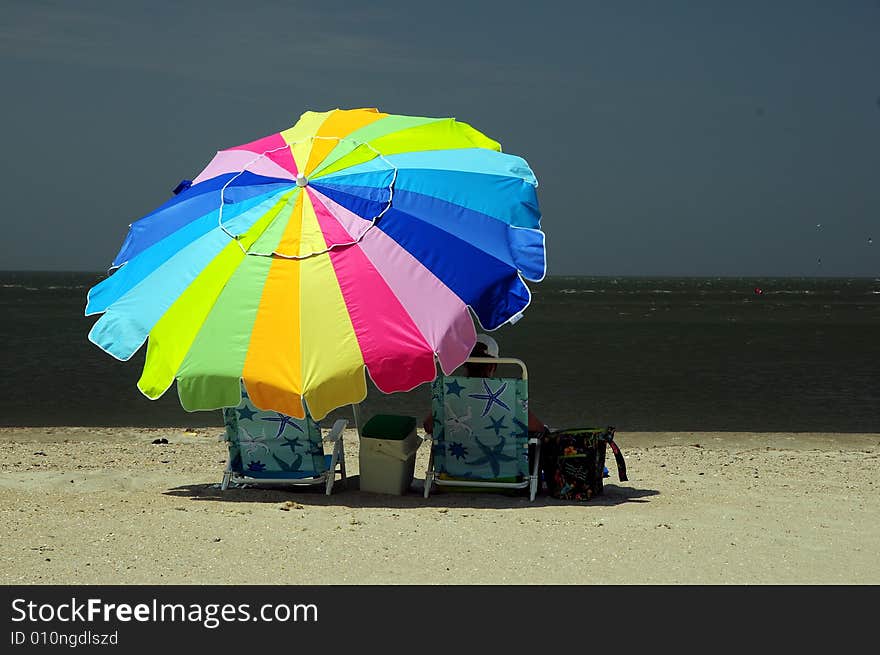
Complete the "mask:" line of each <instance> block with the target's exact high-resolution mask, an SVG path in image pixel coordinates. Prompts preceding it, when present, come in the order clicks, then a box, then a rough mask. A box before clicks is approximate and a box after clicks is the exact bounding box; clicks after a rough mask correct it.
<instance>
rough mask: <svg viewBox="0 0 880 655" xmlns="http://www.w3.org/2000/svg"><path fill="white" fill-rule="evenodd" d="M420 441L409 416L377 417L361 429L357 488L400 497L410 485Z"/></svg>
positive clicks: (383, 415) (413, 420) (414, 423)
mask: <svg viewBox="0 0 880 655" xmlns="http://www.w3.org/2000/svg"><path fill="white" fill-rule="evenodd" d="M421 443H422V440H421V439H420V438H419V436H418V435H417V434H416V419H415V417H413V416H397V415H394V414H377V415H376V416H374V417H373V418H371V419H370V420H369V421H367V423H366V424H365V425H364V427H363V428H362V429H361V438H360V457H359V459H358V462H359V465H360V481H361V482H360V489H361V491H370V492H373V493H379V494H394V495H396V496H402V495H403V494H405V493H406V492H407V491H409V488H410V486H411V485H412V481H413V475H414V473H415V466H416V451H417V450H418V449H419V446H420V445H421Z"/></svg>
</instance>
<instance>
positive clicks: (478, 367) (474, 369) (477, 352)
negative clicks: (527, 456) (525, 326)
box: [422, 333, 548, 434]
mask: <svg viewBox="0 0 880 655" xmlns="http://www.w3.org/2000/svg"><path fill="white" fill-rule="evenodd" d="M470 356H471V357H493V358H495V359H497V358H498V357H499V348H498V342H497V341H495V339H493V338H492V337H490V336H489V335H488V334H483V333H480V334H478V335H477V343H475V344H474V349H473V350H472V351H471V354H470ZM497 368H498V365H497V364H488V363H486V364H482V363H481V364H478V363H476V362H465V364H464V375H466V376H467V377H469V378H490V377H492V376H493V375H495V370H496V369H497ZM422 427H424V428H425V432H427V433H428V434H432V433H433V431H434V416H433V414H428V415H427V416H426V417H425V420H424V421H423V422H422ZM547 430H548V428H547V426H546V425H545V424H544V422H543V421H542V420H540V419H539V418H538V417H537V416H535V414H534V413H533V412H532V410H531V409H529V432H546V431H547Z"/></svg>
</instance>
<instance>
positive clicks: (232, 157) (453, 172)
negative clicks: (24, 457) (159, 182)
mask: <svg viewBox="0 0 880 655" xmlns="http://www.w3.org/2000/svg"><path fill="white" fill-rule="evenodd" d="M537 184H538V183H537V180H536V179H535V176H534V175H533V173H532V171H531V169H530V168H529V166H528V164H527V163H526V162H525V161H524V160H523V159H521V158H520V157H516V156H513V155H508V154H504V153H502V152H501V146H500V145H499V144H498V143H497V142H495V141H493V140H492V139H490V138H488V137H487V136H485V135H484V134H482V133H480V132H479V131H477V130H476V129H474V128H472V127H471V126H469V125H467V124H466V123H461V122H459V121H456V120H455V119H452V118H420V117H411V116H399V115H392V114H385V113H382V112H380V111H378V110H376V109H354V110H339V109H336V110H332V111H326V112H306V113H305V114H303V115H302V116H301V118H300V120H299V121H298V122H297V123H296V125H294V126H293V127H291V128H290V129H287V130H284V131H282V132H279V133H277V134H272V135H271V136H267V137H265V138H262V139H258V140H256V141H253V142H251V143H247V144H244V145H241V146H236V147H233V148H228V149H225V150H221V151H219V152H218V153H217V154H216V155H215V156H214V158H213V159H212V160H211V162H210V163H209V164H208V166H207V167H206V168H205V170H203V171H202V172H201V173H200V174H199V175H198V176H197V177H196V178H195V179H194V180H192V182H191V183H190V182H188V181H185V182H183V183H181V185H179V187H178V188H177V189H175V192H176V195H174V196H173V197H172V198H171V199H170V200H168V201H167V202H166V203H165V204H163V205H162V206H161V207H159V208H158V209H156V210H155V211H154V212H152V213H150V214H148V215H146V216H144V217H143V218H141V219H140V220H138V221H136V222H134V223H132V224H131V226H130V229H129V232H128V235H127V236H126V238H125V242H124V243H123V245H122V248H121V250H120V251H119V254H118V255H117V256H116V258H115V260H114V261H113V264H112V267H111V269H110V270H111V275H109V276H108V277H107V278H105V279H104V280H102V281H101V282H100V283H98V284H97V285H95V286H94V287H93V288H92V289H91V290H90V291H89V294H88V302H87V306H86V315H93V314H103V315H102V316H101V317H100V318H99V319H98V320H97V321H96V322H95V324H94V325H93V327H92V329H91V331H90V332H89V339H90V340H91V341H92V342H94V343H95V344H96V345H98V346H99V347H100V348H102V349H103V350H105V351H106V352H107V353H109V354H111V355H112V356H114V357H116V358H118V359H120V360H127V359H129V358H130V357H131V356H132V355H133V354H134V353H135V352H137V351H138V350H139V349H140V348H141V346H142V345H143V344H144V343H145V342H146V343H147V352H146V362H145V364H144V368H143V373H142V375H141V378H140V380H139V381H138V387H139V388H140V390H141V391H142V392H143V393H144V394H145V395H146V396H147V397H148V398H152V399H155V398H158V397H159V396H161V395H162V394H163V393H165V391H166V390H167V389H168V388H169V387H170V386H171V385H172V384H173V383H174V382H175V381H176V382H177V390H178V395H179V396H180V402H181V404H182V405H183V407H184V408H185V409H187V410H189V411H195V410H207V409H217V408H220V407H229V406H236V405H238V404H239V401H240V399H241V382H242V381H243V382H244V385H245V387H246V389H247V392H248V395H249V396H250V398H251V401H252V402H253V403H254V404H255V405H257V406H258V407H260V408H263V409H270V410H275V411H278V412H282V413H284V414H287V415H291V416H296V417H302V416H303V415H304V409H305V408H304V406H303V401H305V403H306V405H307V406H308V409H309V412H310V413H311V415H312V416H313V417H315V418H318V419H320V418H323V417H324V416H325V415H326V414H327V413H328V412H329V411H331V410H333V409H335V408H337V407H341V406H343V405H346V404H349V403H355V402H360V401H361V400H363V399H364V397H365V396H366V393H367V384H366V378H365V371H366V373H368V374H369V375H370V378H371V379H372V380H373V382H374V384H375V385H376V387H377V388H378V389H379V390H381V391H383V392H385V393H392V392H397V391H408V390H411V389H413V388H415V387H416V386H418V385H420V384H422V383H425V382H428V381H430V380H432V379H434V377H435V375H436V363H435V361H438V362H439V364H440V366H441V367H442V369H443V371H444V372H447V373H451V372H452V370H453V369H454V368H456V367H457V366H459V365H460V364H461V363H462V362H463V361H464V360H465V358H467V356H468V355H469V353H470V351H471V348H472V346H473V345H474V343H475V340H476V332H475V328H474V324H473V320H472V318H471V315H470V312H469V311H468V308H469V307H470V308H471V309H472V311H473V313H474V314H475V316H476V317H477V319H478V321H479V323H480V324H481V326H482V327H483V328H484V329H487V330H493V329H495V328H497V327H499V326H501V325H502V324H504V323H505V322H508V321H512V322H515V321H516V320H517V319H518V317H519V316H520V315H521V312H522V311H523V310H524V309H525V308H526V306H527V305H528V304H529V301H530V297H531V296H530V292H529V289H528V288H527V286H526V285H525V283H524V281H523V279H527V280H534V281H538V280H541V279H542V278H543V277H544V272H545V252H544V235H543V233H542V232H541V230H540V212H539V209H538V202H537V197H536V187H537ZM435 356H436V360H435Z"/></svg>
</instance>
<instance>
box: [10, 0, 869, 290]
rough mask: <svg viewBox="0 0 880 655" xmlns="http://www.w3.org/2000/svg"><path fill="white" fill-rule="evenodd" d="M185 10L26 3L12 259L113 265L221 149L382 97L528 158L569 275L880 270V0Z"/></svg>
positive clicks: (13, 16) (17, 88) (214, 5)
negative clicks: (448, 119) (151, 216)
mask: <svg viewBox="0 0 880 655" xmlns="http://www.w3.org/2000/svg"><path fill="white" fill-rule="evenodd" d="M174 4H176V3H170V2H167V3H166V2H157V1H155V0H154V1H152V2H135V1H126V2H118V3H116V2H91V1H86V0H77V1H76V2H63V1H59V2H39V1H35V0H27V1H19V0H4V1H3V10H2V15H3V21H2V27H0V83H2V88H3V94H2V101H0V117H2V121H0V125H2V126H3V128H2V129H3V146H4V149H3V157H2V163H0V166H2V175H0V179H2V191H3V209H4V211H3V216H2V219H0V220H2V227H3V235H4V239H3V246H2V248H3V254H2V257H3V262H2V264H0V268H2V269H19V268H22V269H74V270H103V269H104V268H106V267H107V266H108V265H109V263H110V261H111V260H112V258H113V256H114V255H115V254H116V252H117V250H118V248H119V246H120V244H121V242H122V239H123V237H124V235H125V233H126V230H127V227H128V224H129V223H130V222H132V221H133V220H136V219H137V218H138V217H140V216H141V215H143V214H145V213H147V212H148V211H150V210H152V209H153V208H155V207H156V206H157V205H159V204H160V203H161V202H163V201H164V200H166V199H167V198H168V197H169V195H170V192H171V189H173V188H174V186H175V185H176V184H177V182H178V181H179V180H180V179H182V178H191V177H193V176H194V175H196V174H197V173H198V172H199V171H200V170H201V169H202V168H203V167H204V166H205V164H206V163H207V162H208V161H209V159H210V158H211V156H212V155H213V154H214V152H215V151H216V150H218V149H220V148H224V147H228V146H232V145H236V144H238V143H242V142H245V141H249V140H252V139H254V138H257V137H260V136H264V135H266V134H269V133H272V132H277V131H278V130H281V129H284V128H286V127H289V126H290V125H292V124H293V123H294V122H295V121H296V120H297V118H298V117H299V115H300V114H301V113H302V112H303V111H305V110H308V109H312V110H319V111H322V110H326V109H332V108H334V107H342V108H350V107H364V106H370V107H372V106H375V107H378V108H380V109H381V110H382V111H386V112H389V113H396V114H415V115H422V116H455V117H456V118H458V119H459V120H462V121H465V122H468V123H470V124H471V125H473V126H474V127H476V128H477V129H479V130H481V131H483V132H485V133H486V134H488V135H489V136H491V137H492V138H494V139H497V140H498V141H500V142H501V144H502V146H503V148H504V150H505V151H506V152H510V153H513V154H517V155H520V156H522V157H524V158H525V159H527V160H528V162H529V163H530V164H531V166H532V168H533V170H534V171H535V174H536V175H537V177H538V180H539V182H540V187H539V190H538V193H539V200H540V203H541V208H542V211H543V214H544V219H543V228H544V231H545V232H546V235H547V250H548V273H550V274H551V275H552V274H556V275H562V274H586V275H808V276H812V275H819V276H823V275H829V276H837V275H854V276H880V240H878V239H880V1H875V0H861V1H860V0H851V1H846V0H842V1H840V2H820V1H816V2H811V1H806V0H804V1H797V2H783V1H777V2H747V1H740V2H729V1H726V2H724V1H705V2H698V1H697V0H693V1H690V2H684V1H667V2H654V1H650V0H644V1H640V2H637V1H614V2H611V1H608V2H592V1H589V0H588V1H584V2H553V1H552V0H547V1H544V2H522V3H520V2H511V1H509V0H508V1H503V2H500V1H499V2H496V1H491V2H480V1H479V0H471V1H470V2H458V1H456V0H450V1H445V2H442V3H422V2H416V1H414V0H410V1H409V2H397V1H393V2H385V1H382V0H376V1H374V2H332V1H331V2H309V3H306V2H291V1H281V0H279V1H277V2H267V1H258V0H256V1H255V0H250V1H249V2H240V1H237V2H225V1H214V2H186V3H180V4H182V5H184V7H183V8H181V7H176V6H174ZM819 225H820V226H821V227H817V226H819ZM869 238H870V239H873V240H875V241H877V243H874V244H871V243H869ZM820 259H821V264H820V261H819V260H820Z"/></svg>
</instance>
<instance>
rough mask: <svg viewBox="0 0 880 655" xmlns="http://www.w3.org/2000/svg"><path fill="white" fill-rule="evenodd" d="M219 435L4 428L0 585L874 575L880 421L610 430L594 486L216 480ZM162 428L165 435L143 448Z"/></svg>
mask: <svg viewBox="0 0 880 655" xmlns="http://www.w3.org/2000/svg"><path fill="white" fill-rule="evenodd" d="M221 433H222V429H221V428H219V427H218V428H201V429H195V430H185V429H183V428H83V427H69V428H2V429H0V441H2V443H3V444H4V447H3V448H2V451H0V514H2V516H0V521H2V523H0V524H2V526H3V530H2V534H3V538H2V539H0V583H2V584H6V585H9V584H29V585H30V584H543V583H560V584H588V583H593V584H762V585H767V584H878V583H880V558H878V556H877V553H878V552H880V494H878V486H880V456H878V453H880V434H754V433H732V432H731V433H698V432H691V433H662V432H658V433H635V432H618V433H617V437H616V440H617V442H618V443H619V444H620V446H621V448H622V449H623V453H624V455H625V457H626V460H627V466H628V473H629V481H627V482H620V481H619V480H618V479H617V472H616V467H615V464H614V462H613V459H610V460H609V462H608V467H609V469H610V470H611V478H609V479H607V480H606V490H605V494H604V496H602V497H600V498H598V499H594V500H593V501H591V502H589V503H570V502H565V501H559V500H555V499H552V498H548V497H543V496H539V497H538V498H537V499H536V500H535V501H534V502H529V500H528V498H527V497H526V496H524V495H514V496H511V495H500V494H493V493H483V494H473V493H462V492H449V491H441V492H438V493H434V494H432V495H431V496H430V498H428V499H427V500H426V499H424V498H423V497H422V494H421V488H422V484H423V482H424V471H425V465H426V462H427V448H426V446H424V445H423V446H422V447H421V448H420V449H419V451H418V456H417V461H416V479H415V480H414V483H413V491H412V492H411V493H409V494H406V495H404V496H393V495H383V494H373V493H367V492H361V491H359V490H358V440H357V435H356V433H354V432H353V431H351V430H349V431H347V432H346V437H345V451H346V461H347V463H348V470H349V481H348V486H347V488H346V489H343V490H337V491H336V492H334V494H333V495H332V496H329V497H328V496H325V495H323V494H322V493H321V491H320V490H317V489H315V490H306V491H303V490H289V489H284V488H282V489H259V488H244V489H229V490H227V491H225V492H221V491H220V490H219V488H217V483H218V482H219V481H220V478H221V474H222V470H223V467H224V464H225V460H226V450H225V445H224V444H223V443H222V442H221V441H220V439H219V438H220V436H221ZM161 438H165V439H167V440H168V442H169V443H168V444H167V445H164V444H163V445H155V444H153V443H151V442H152V441H153V440H154V439H161Z"/></svg>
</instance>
